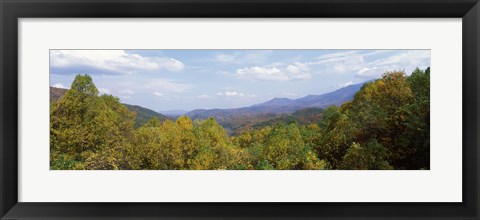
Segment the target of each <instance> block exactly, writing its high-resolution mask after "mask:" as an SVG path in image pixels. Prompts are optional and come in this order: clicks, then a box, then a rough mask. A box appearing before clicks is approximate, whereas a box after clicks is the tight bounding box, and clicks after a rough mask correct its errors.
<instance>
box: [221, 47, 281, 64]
mask: <svg viewBox="0 0 480 220" xmlns="http://www.w3.org/2000/svg"><path fill="white" fill-rule="evenodd" d="M272 52H273V51H272V50H247V51H242V52H235V53H223V54H217V55H215V56H214V60H215V61H217V62H220V63H236V64H239V63H244V64H254V63H263V62H264V61H265V60H266V59H267V57H268V56H269V55H270V54H272Z"/></svg>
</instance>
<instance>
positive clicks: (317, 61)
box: [50, 50, 430, 111]
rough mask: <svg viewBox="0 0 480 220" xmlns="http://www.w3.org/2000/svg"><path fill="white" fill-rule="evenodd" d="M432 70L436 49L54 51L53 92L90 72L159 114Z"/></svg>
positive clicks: (101, 85) (104, 88)
mask: <svg viewBox="0 0 480 220" xmlns="http://www.w3.org/2000/svg"><path fill="white" fill-rule="evenodd" d="M428 66H430V50H51V51H50V86H54V87H62V88H69V87H70V85H71V83H72V81H73V79H74V78H75V75H76V74H89V75H91V76H92V78H93V81H94V83H95V85H96V86H97V88H98V89H99V90H100V92H101V93H107V94H112V95H114V96H116V97H119V98H120V100H121V101H122V102H124V103H128V104H135V105H140V106H144V107H147V108H150V109H152V110H155V111H167V110H193V109H198V108H205V109H209V108H236V107H244V106H250V105H253V104H257V103H261V102H264V101H268V100H270V99H272V98H274V97H286V98H300V97H303V96H306V95H310V94H316V95H319V94H323V93H327V92H331V91H334V90H336V89H339V88H341V87H344V86H348V85H350V84H356V83H361V82H365V81H367V80H370V79H374V78H378V77H380V76H381V74H382V73H384V72H385V71H387V70H405V72H406V73H407V74H408V75H409V74H410V73H411V72H412V70H413V69H415V68H416V67H419V68H421V69H425V68H426V67H428Z"/></svg>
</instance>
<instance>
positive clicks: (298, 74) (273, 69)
mask: <svg viewBox="0 0 480 220" xmlns="http://www.w3.org/2000/svg"><path fill="white" fill-rule="evenodd" d="M282 65H283V66H282ZM284 66H285V64H283V63H275V65H273V64H270V65H268V66H263V67H260V66H253V67H244V68H240V69H237V71H236V72H235V76H236V77H238V78H240V79H251V80H265V81H287V80H303V79H310V78H311V75H310V73H309V72H308V71H309V70H310V68H309V67H308V65H306V64H304V63H300V62H295V63H293V64H290V65H288V66H286V67H284Z"/></svg>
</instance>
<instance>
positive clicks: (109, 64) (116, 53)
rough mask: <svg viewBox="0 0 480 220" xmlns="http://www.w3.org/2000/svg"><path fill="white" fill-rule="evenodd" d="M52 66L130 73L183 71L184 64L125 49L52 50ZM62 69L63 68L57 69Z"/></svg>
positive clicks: (99, 71)
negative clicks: (145, 55)
mask: <svg viewBox="0 0 480 220" xmlns="http://www.w3.org/2000/svg"><path fill="white" fill-rule="evenodd" d="M50 66H51V67H53V68H56V69H67V70H68V69H72V70H74V71H80V70H83V72H85V71H88V72H89V73H90V74H95V73H102V74H130V73H135V72H137V71H159V70H168V71H181V70H183V69H184V64H183V63H182V62H180V61H179V60H176V59H173V58H169V57H144V56H141V55H139V54H129V53H126V52H125V50H52V51H50ZM57 71H60V72H61V70H57Z"/></svg>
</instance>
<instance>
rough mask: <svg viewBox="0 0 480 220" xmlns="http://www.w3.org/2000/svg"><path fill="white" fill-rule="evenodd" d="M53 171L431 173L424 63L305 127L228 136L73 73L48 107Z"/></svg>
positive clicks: (389, 75) (278, 126)
mask: <svg viewBox="0 0 480 220" xmlns="http://www.w3.org/2000/svg"><path fill="white" fill-rule="evenodd" d="M50 114H51V118H50V167H51V169H55V170H86V169H95V170H100V169H102V170H116V169H123V170H322V169H353V170H366V169H370V170H372V169H375V170H376V169H380V170H383V169H430V68H427V69H426V70H424V71H423V70H420V69H418V68H417V69H416V70H415V71H414V72H413V73H412V74H411V75H410V76H407V75H406V74H405V73H404V72H403V71H393V72H386V73H385V74H384V75H383V76H382V78H380V79H378V80H376V81H372V82H369V83H366V84H365V85H364V86H363V87H362V89H361V90H360V91H359V92H357V93H356V94H355V97H354V98H353V100H352V101H349V102H346V103H344V104H343V105H342V106H340V107H337V106H330V107H328V108H326V109H324V110H323V112H322V117H321V118H319V119H318V120H316V121H311V122H310V123H309V124H305V123H302V125H299V124H298V123H295V122H291V121H282V120H278V122H277V121H276V122H275V124H273V125H272V124H268V125H265V126H264V127H253V128H251V129H249V130H246V131H244V132H242V133H241V134H235V135H234V136H229V135H228V134H227V132H226V131H225V129H224V128H223V127H222V126H221V125H220V124H218V123H217V121H216V120H215V119H214V118H208V119H206V120H195V121H192V120H191V119H190V118H189V117H187V116H181V117H179V118H177V119H176V120H166V121H163V122H162V121H160V120H159V119H158V118H155V117H153V118H151V119H150V120H149V121H148V122H147V123H145V124H143V125H141V126H140V127H138V128H137V126H134V123H135V117H136V115H135V113H134V112H130V111H129V110H128V109H127V108H126V107H125V106H124V105H123V104H121V103H120V101H119V99H118V98H116V97H114V96H111V95H99V92H98V90H97V88H96V87H95V85H94V83H93V80H92V78H91V77H90V76H89V75H77V76H76V78H75V80H74V81H73V83H72V85H71V89H69V90H68V91H67V92H66V94H65V95H63V96H62V97H61V98H59V99H58V101H56V102H52V103H51V107H50Z"/></svg>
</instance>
